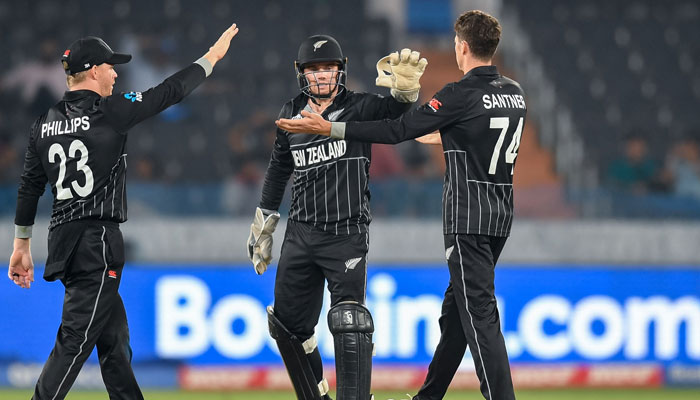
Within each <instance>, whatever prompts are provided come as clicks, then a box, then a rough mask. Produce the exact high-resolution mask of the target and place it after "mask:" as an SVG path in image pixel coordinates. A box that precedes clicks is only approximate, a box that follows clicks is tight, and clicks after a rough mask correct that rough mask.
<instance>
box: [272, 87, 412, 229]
mask: <svg viewBox="0 0 700 400" xmlns="http://www.w3.org/2000/svg"><path fill="white" fill-rule="evenodd" d="M307 99H308V97H306V96H304V95H299V96H297V97H296V98H295V99H293V100H291V101H290V102H288V103H287V104H285V105H284V107H283V108H282V111H281V112H280V115H279V117H280V118H294V117H298V118H300V116H299V113H300V112H301V111H302V110H303V109H305V108H306V107H307ZM410 107H411V103H401V102H399V101H397V100H395V99H394V98H393V97H383V96H380V95H376V94H369V93H355V92H352V91H347V90H346V91H343V92H342V93H341V94H340V95H338V96H336V98H335V99H334V101H333V103H332V104H331V105H330V106H329V107H328V108H327V109H326V110H325V111H324V112H323V114H322V115H323V117H324V118H325V119H327V120H329V121H351V120H352V121H371V120H376V119H382V118H396V117H398V116H399V115H401V114H402V113H404V112H406V111H407V110H408V109H409V108H410ZM308 110H309V111H310V109H308ZM371 158H372V153H371V145H370V144H369V143H361V142H356V141H352V140H336V139H332V138H328V137H321V136H316V135H306V134H293V135H290V134H289V133H287V132H286V131H283V130H280V129H277V137H276V140H275V145H274V148H273V151H272V156H271V158H270V164H269V166H268V169H267V173H266V174H265V183H264V185H263V191H262V200H261V202H260V207H261V208H264V209H270V210H277V209H278V208H279V206H280V203H281V201H282V197H283V195H284V190H285V188H286V185H287V182H288V181H289V177H290V176H292V177H293V178H292V201H291V205H290V210H289V218H290V219H292V220H294V221H299V222H305V223H309V224H313V225H314V226H316V227H318V228H320V229H322V230H324V231H326V232H331V233H333V234H336V235H348V234H355V233H364V232H366V231H367V225H368V224H369V223H370V221H371V220H372V217H371V215H370V208H369V199H370V193H369V186H368V184H369V166H370V160H371Z"/></svg>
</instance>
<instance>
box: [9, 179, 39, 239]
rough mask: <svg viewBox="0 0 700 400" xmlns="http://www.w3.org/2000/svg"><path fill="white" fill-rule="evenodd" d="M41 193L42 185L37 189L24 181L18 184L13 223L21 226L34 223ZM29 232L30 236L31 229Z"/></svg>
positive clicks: (29, 225)
mask: <svg viewBox="0 0 700 400" xmlns="http://www.w3.org/2000/svg"><path fill="white" fill-rule="evenodd" d="M44 184H45V183H44ZM42 193H43V187H42V188H41V189H39V188H38V187H35V186H32V185H26V184H25V183H23V184H22V185H20V188H19V190H18V191H17V208H16V211H15V225H17V226H21V227H31V226H32V225H34V218H36V210H37V205H38V204H39V197H41V195H42ZM29 234H30V236H31V230H30V231H29Z"/></svg>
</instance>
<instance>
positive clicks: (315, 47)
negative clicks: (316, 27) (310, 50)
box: [314, 40, 328, 53]
mask: <svg viewBox="0 0 700 400" xmlns="http://www.w3.org/2000/svg"><path fill="white" fill-rule="evenodd" d="M327 42H328V41H327V40H319V41H318V42H316V43H314V53H315V52H316V50H318V49H320V48H321V46H323V45H324V44H326V43H327Z"/></svg>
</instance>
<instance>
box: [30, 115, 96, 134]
mask: <svg viewBox="0 0 700 400" xmlns="http://www.w3.org/2000/svg"><path fill="white" fill-rule="evenodd" d="M88 129H90V118H89V117H88V116H83V117H79V118H73V119H68V120H63V121H51V122H46V123H43V124H41V138H42V139H43V138H44V136H46V137H49V136H56V135H65V134H67V133H76V132H78V131H79V130H82V131H87V130H88Z"/></svg>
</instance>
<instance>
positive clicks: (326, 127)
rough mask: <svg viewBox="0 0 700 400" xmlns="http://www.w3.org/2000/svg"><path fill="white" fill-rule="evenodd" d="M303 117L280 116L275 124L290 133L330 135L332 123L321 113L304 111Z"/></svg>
mask: <svg viewBox="0 0 700 400" xmlns="http://www.w3.org/2000/svg"><path fill="white" fill-rule="evenodd" d="M301 116H302V117H303V118H301V119H286V118H280V119H278V120H276V121H275V124H276V125H277V126H278V127H279V128H280V129H283V130H285V131H287V132H290V133H313V134H316V135H322V136H330V135H331V123H330V122H329V121H326V120H325V119H323V117H322V116H321V115H320V114H316V113H312V112H308V111H302V112H301Z"/></svg>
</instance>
